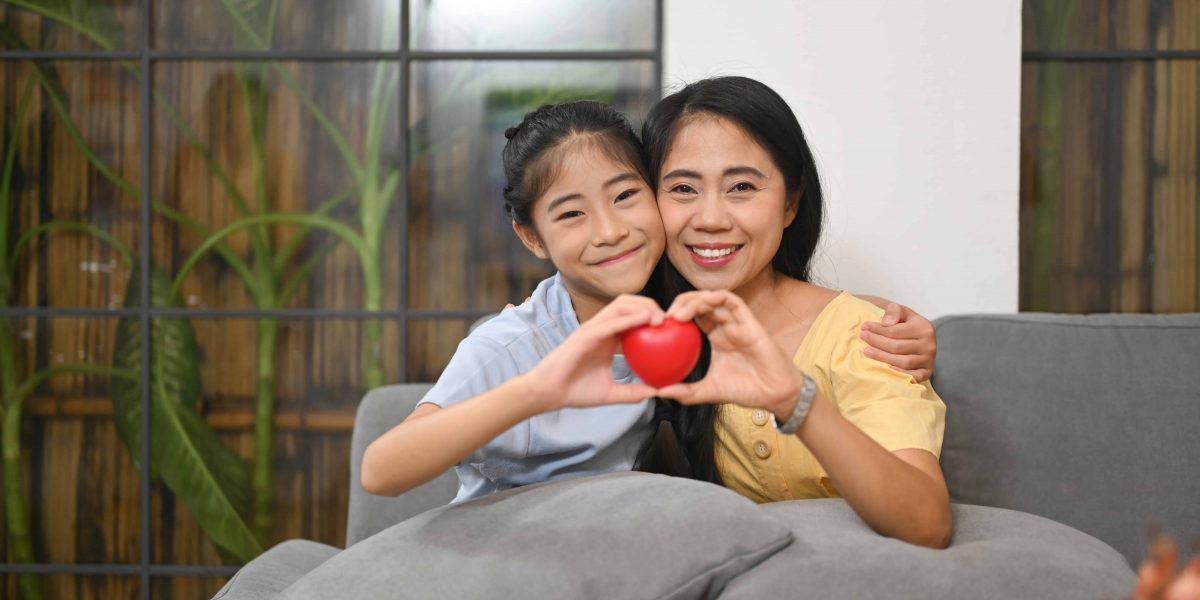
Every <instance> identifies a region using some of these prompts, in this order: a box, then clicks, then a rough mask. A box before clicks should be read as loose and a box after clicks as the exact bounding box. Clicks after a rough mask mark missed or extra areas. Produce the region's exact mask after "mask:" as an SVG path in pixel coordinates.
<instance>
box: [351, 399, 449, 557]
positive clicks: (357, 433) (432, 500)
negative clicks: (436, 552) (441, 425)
mask: <svg viewBox="0 0 1200 600" xmlns="http://www.w3.org/2000/svg"><path fill="white" fill-rule="evenodd" d="M431 387H433V384H430V383H409V384H400V385H389V386H385V387H381V388H377V389H374V390H371V391H370V392H368V393H367V395H366V396H365V397H364V398H363V400H362V403H361V404H359V406H358V413H357V415H356V416H355V418H354V436H353V439H352V441H351V444H350V509H349V511H348V513H347V517H346V546H347V547H349V546H351V545H353V544H354V543H356V542H358V541H360V540H363V539H366V538H368V537H371V536H372V535H374V534H375V533H377V532H380V531H382V530H384V529H387V528H388V527H391V526H392V525H395V524H396V523H399V522H400V521H403V520H405V519H408V518H409V517H411V516H413V515H417V514H420V513H423V512H425V511H427V510H429V509H431V508H435V507H438V506H442V505H444V504H448V503H449V502H450V501H451V500H453V499H454V495H455V493H457V492H458V477H457V476H456V475H455V474H454V470H453V469H451V470H449V471H446V472H445V473H442V474H441V475H440V476H438V478H437V479H434V480H433V481H430V482H429V483H426V484H425V485H422V486H420V487H418V488H416V489H413V490H409V491H408V492H406V493H404V494H401V495H400V496H397V497H388V496H376V495H374V494H370V493H367V491H366V490H364V489H363V487H362V457H363V452H364V451H365V450H366V449H367V446H368V445H370V443H371V442H373V441H375V438H378V437H379V436H381V435H383V434H384V433H385V432H387V431H388V430H389V429H391V428H392V427H393V426H395V425H396V424H397V423H399V422H401V421H403V420H404V419H405V418H406V417H408V414H409V413H411V412H412V410H413V408H414V407H415V406H416V405H417V402H419V401H420V400H421V398H422V397H423V396H424V395H425V392H427V391H429V388H431Z"/></svg>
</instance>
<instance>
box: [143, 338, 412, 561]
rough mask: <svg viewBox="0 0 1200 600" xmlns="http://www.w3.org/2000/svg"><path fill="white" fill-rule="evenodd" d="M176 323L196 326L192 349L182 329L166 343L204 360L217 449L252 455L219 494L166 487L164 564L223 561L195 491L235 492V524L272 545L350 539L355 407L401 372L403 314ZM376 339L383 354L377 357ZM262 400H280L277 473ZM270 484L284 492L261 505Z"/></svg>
mask: <svg viewBox="0 0 1200 600" xmlns="http://www.w3.org/2000/svg"><path fill="white" fill-rule="evenodd" d="M173 321H174V324H173V326H178V325H180V324H183V325H185V326H190V327H191V328H192V331H193V332H194V335H195V340H196V344H195V349H194V350H191V351H187V350H186V349H185V348H183V347H182V345H180V344H176V343H174V341H173V340H177V339H180V336H173V337H171V338H169V340H168V341H169V343H170V344H171V345H169V346H168V345H163V346H161V347H160V349H159V351H160V352H163V353H164V356H167V357H172V356H178V357H179V361H177V362H182V363H185V364H187V363H189V362H194V363H196V364H198V369H199V378H200V392H199V402H198V404H199V411H200V414H201V415H202V419H203V420H202V424H203V427H204V428H206V429H207V430H208V432H209V433H208V434H206V435H208V436H209V437H211V436H215V437H216V439H217V440H218V441H219V443H220V444H221V446H222V447H223V448H224V450H222V449H220V448H212V447H211V444H210V445H209V446H208V448H209V449H210V451H211V452H210V454H211V455H213V456H217V455H219V454H220V455H225V454H226V453H228V454H232V455H233V456H235V457H237V458H240V459H241V460H242V470H241V471H240V472H238V473H233V472H232V471H233V469H236V467H233V468H231V469H230V470H227V471H225V472H222V473H214V474H213V475H214V477H215V478H216V479H217V483H218V485H219V486H220V487H219V488H218V489H220V490H222V493H221V494H220V497H219V498H218V497H216V496H217V495H216V494H203V495H200V496H198V497H195V498H192V499H187V498H185V497H184V494H183V493H182V492H180V491H179V490H172V489H171V487H170V486H161V485H160V486H156V487H155V490H154V498H153V501H152V505H151V506H152V520H153V523H154V531H153V535H154V554H153V560H154V562H155V563H159V564H185V565H197V564H199V565H220V564H222V560H221V556H220V555H219V554H218V553H217V551H216V549H215V547H214V543H213V540H214V539H216V538H215V537H214V535H213V534H212V533H211V531H210V530H209V529H207V528H205V527H202V523H201V522H200V521H199V519H198V518H197V516H196V513H195V512H194V511H193V510H192V509H190V508H189V506H190V505H191V502H192V501H198V500H206V499H207V500H208V501H218V500H221V499H222V498H225V499H227V500H228V502H229V503H230V504H233V505H235V506H236V507H237V508H238V511H239V512H238V514H239V515H240V519H239V520H237V521H235V522H234V527H235V528H236V532H237V533H240V534H242V535H244V534H245V533H246V532H247V531H248V532H250V534H251V535H256V536H260V537H259V538H258V539H259V540H260V544H259V545H260V546H261V547H262V548H263V549H265V548H269V547H270V546H272V545H274V544H276V543H278V542H281V541H283V540H286V539H292V538H305V539H310V540H316V541H319V542H323V543H326V544H331V545H335V546H340V545H342V544H343V543H344V542H345V536H346V510H347V507H348V503H349V476H350V468H349V464H350V463H349V460H350V435H351V432H352V430H353V427H354V414H355V409H356V408H357V406H358V402H359V400H361V399H362V396H363V394H364V393H365V392H366V391H367V390H368V389H370V388H373V387H378V386H380V385H384V384H388V383H395V382H397V381H400V364H399V349H400V340H399V324H398V323H397V322H395V321H383V322H369V321H357V320H344V319H338V320H289V321H279V320H273V319H261V320H254V319H191V320H181V319H174V320H173ZM272 328H277V329H275V330H273V331H272ZM369 346H370V347H377V348H379V349H381V351H382V354H381V355H380V356H379V357H378V358H377V359H375V360H372V358H371V357H370V355H369V354H368V347H369ZM259 357H264V358H262V359H260V358H259ZM260 390H261V391H260ZM260 406H269V407H270V411H271V414H272V423H273V433H272V436H271V437H272V438H273V439H271V440H270V442H271V444H270V447H271V449H272V450H271V454H270V456H269V457H268V458H269V461H264V462H263V463H262V464H264V465H266V466H267V467H268V468H269V471H266V473H267V474H268V475H269V476H267V477H262V478H261V479H259V477H261V476H260V475H256V468H257V467H256V465H258V464H259V463H258V461H257V460H256V459H257V450H256V448H257V447H258V445H259V444H261V443H266V442H267V441H268V440H267V438H266V437H260V436H259V434H258V433H257V432H256V431H255V423H256V419H257V417H256V411H257V410H258V409H259V407H260ZM160 426H162V427H166V428H167V429H166V430H162V429H155V432H154V433H155V435H164V436H166V435H171V436H176V437H178V436H179V435H180V434H179V431H178V430H177V429H176V428H175V425H174V424H172V423H166V422H160V421H156V427H160ZM197 439H199V438H197ZM201 443H203V440H199V441H198V442H197V446H198V447H200V446H199V444H201ZM260 486H267V487H260ZM264 489H267V490H271V492H272V495H273V499H272V500H271V501H270V502H269V503H268V504H267V506H268V508H267V509H265V510H258V509H256V508H255V504H256V503H255V499H256V498H258V497H259V494H260V491H261V490H264ZM263 517H265V518H263ZM246 547H251V546H249V545H247V546H246Z"/></svg>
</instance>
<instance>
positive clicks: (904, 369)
mask: <svg viewBox="0 0 1200 600" xmlns="http://www.w3.org/2000/svg"><path fill="white" fill-rule="evenodd" d="M860 335H861V336H862V339H864V340H866V342H867V343H868V344H870V345H871V347H870V348H867V349H866V350H865V351H864V352H865V353H866V355H867V356H869V357H871V358H873V359H875V360H878V361H880V362H885V363H887V364H889V365H891V366H892V368H893V369H895V370H897V371H900V372H901V373H907V374H909V375H911V376H912V378H913V379H915V380H916V381H917V382H918V383H920V382H923V381H928V380H929V378H930V377H932V376H933V363H934V361H936V360H937V336H936V335H935V334H934V331H933V323H930V322H929V319H926V318H925V317H922V316H921V315H919V314H917V313H916V312H915V311H913V309H911V308H909V307H907V306H902V305H900V304H896V303H895V302H892V303H890V304H888V305H887V308H886V309H885V312H884V315H883V322H882V323H863V326H862V333H861V334H860Z"/></svg>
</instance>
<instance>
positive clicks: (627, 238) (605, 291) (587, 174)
mask: <svg viewBox="0 0 1200 600" xmlns="http://www.w3.org/2000/svg"><path fill="white" fill-rule="evenodd" d="M595 143H603V142H591V141H587V140H584V141H568V142H567V144H569V146H567V147H565V148H562V149H560V151H561V153H562V156H563V162H562V164H561V165H559V168H558V173H557V176H556V178H555V180H554V181H553V182H552V183H551V184H550V186H549V188H547V189H546V191H545V192H544V193H543V194H542V195H541V196H539V197H538V198H537V200H535V201H534V203H533V210H532V211H531V220H532V225H533V226H532V227H524V226H521V225H518V224H516V223H513V229H514V230H515V231H516V232H517V235H518V236H519V237H520V238H521V241H522V242H523V243H524V244H525V247H527V248H529V250H530V251H531V252H533V253H534V254H535V255H537V256H538V258H542V259H548V260H550V262H552V263H554V266H555V268H557V269H558V271H559V273H561V274H562V278H563V281H564V283H565V284H566V286H567V290H568V291H569V292H570V293H571V296H572V300H573V301H574V302H575V311H576V313H577V314H579V316H580V320H581V321H582V320H584V319H586V318H587V317H589V316H590V315H591V314H594V312H595V311H596V310H599V309H600V308H601V307H603V306H604V305H605V304H607V303H608V302H609V301H610V300H612V299H613V298H615V297H617V296H618V295H620V294H636V293H638V292H640V291H641V290H642V288H644V287H645V286H646V282H647V281H649V280H650V274H651V273H652V272H653V271H654V267H655V265H656V264H657V263H658V259H659V258H660V257H661V256H662V252H663V227H662V219H661V217H659V215H658V208H657V207H656V206H655V200H654V193H653V191H652V190H651V189H650V186H649V184H647V183H646V181H645V180H644V179H643V178H642V176H641V175H640V174H639V173H638V171H637V170H636V169H634V168H633V167H631V166H629V165H626V164H624V163H622V162H619V161H616V160H613V159H612V158H611V157H609V156H607V155H606V154H605V153H604V152H603V151H601V150H600V149H598V148H596V147H595V146H594V144H595ZM581 304H582V306H581Z"/></svg>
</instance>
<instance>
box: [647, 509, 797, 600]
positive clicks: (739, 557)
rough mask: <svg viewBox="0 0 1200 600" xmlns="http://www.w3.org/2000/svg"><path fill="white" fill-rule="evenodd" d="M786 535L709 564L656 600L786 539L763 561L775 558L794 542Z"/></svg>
mask: <svg viewBox="0 0 1200 600" xmlns="http://www.w3.org/2000/svg"><path fill="white" fill-rule="evenodd" d="M777 520H778V519H777ZM786 533H787V536H786V537H780V538H776V539H774V540H771V541H770V542H768V543H766V544H763V545H762V546H759V547H758V548H754V549H751V550H746V551H745V552H741V553H739V554H737V555H736V556H731V557H729V558H727V559H725V560H723V561H721V562H719V563H716V564H711V565H709V566H707V567H705V568H704V569H703V570H702V571H701V572H700V573H699V574H696V575H693V576H692V577H691V578H689V579H688V580H687V581H685V582H683V583H682V584H680V585H678V586H675V588H673V589H671V590H670V591H667V592H665V593H663V594H660V595H658V596H657V598H659V599H660V600H661V599H662V598H669V597H671V595H672V594H675V593H677V592H679V590H682V589H684V588H686V587H688V586H689V585H691V584H692V583H693V582H695V581H698V580H700V579H701V578H703V577H705V576H706V575H708V573H709V572H710V571H713V570H714V569H719V568H721V567H724V566H725V565H728V564H730V563H732V562H735V561H740V560H742V559H744V558H746V557H747V556H750V555H753V554H757V553H759V552H762V551H764V550H766V549H767V548H769V547H771V546H772V545H774V544H778V543H779V541H780V540H784V539H786V540H787V543H785V544H783V545H781V546H779V548H777V549H776V550H775V552H772V553H771V554H768V555H767V556H765V557H763V560H766V559H768V558H770V557H772V556H775V555H776V554H778V553H779V552H780V551H781V550H783V549H784V548H787V547H788V546H789V545H791V544H792V543H793V542H794V541H795V540H796V538H795V536H793V535H792V532H790V531H787V532H786ZM761 562H762V561H759V563H760V564H761ZM743 573H746V571H742V572H741V573H738V574H737V575H735V576H733V577H730V578H729V581H732V580H733V579H735V578H736V577H737V576H739V575H742V574H743ZM726 587H727V586H726ZM724 589H725V588H724V587H722V588H721V591H722V592H724Z"/></svg>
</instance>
